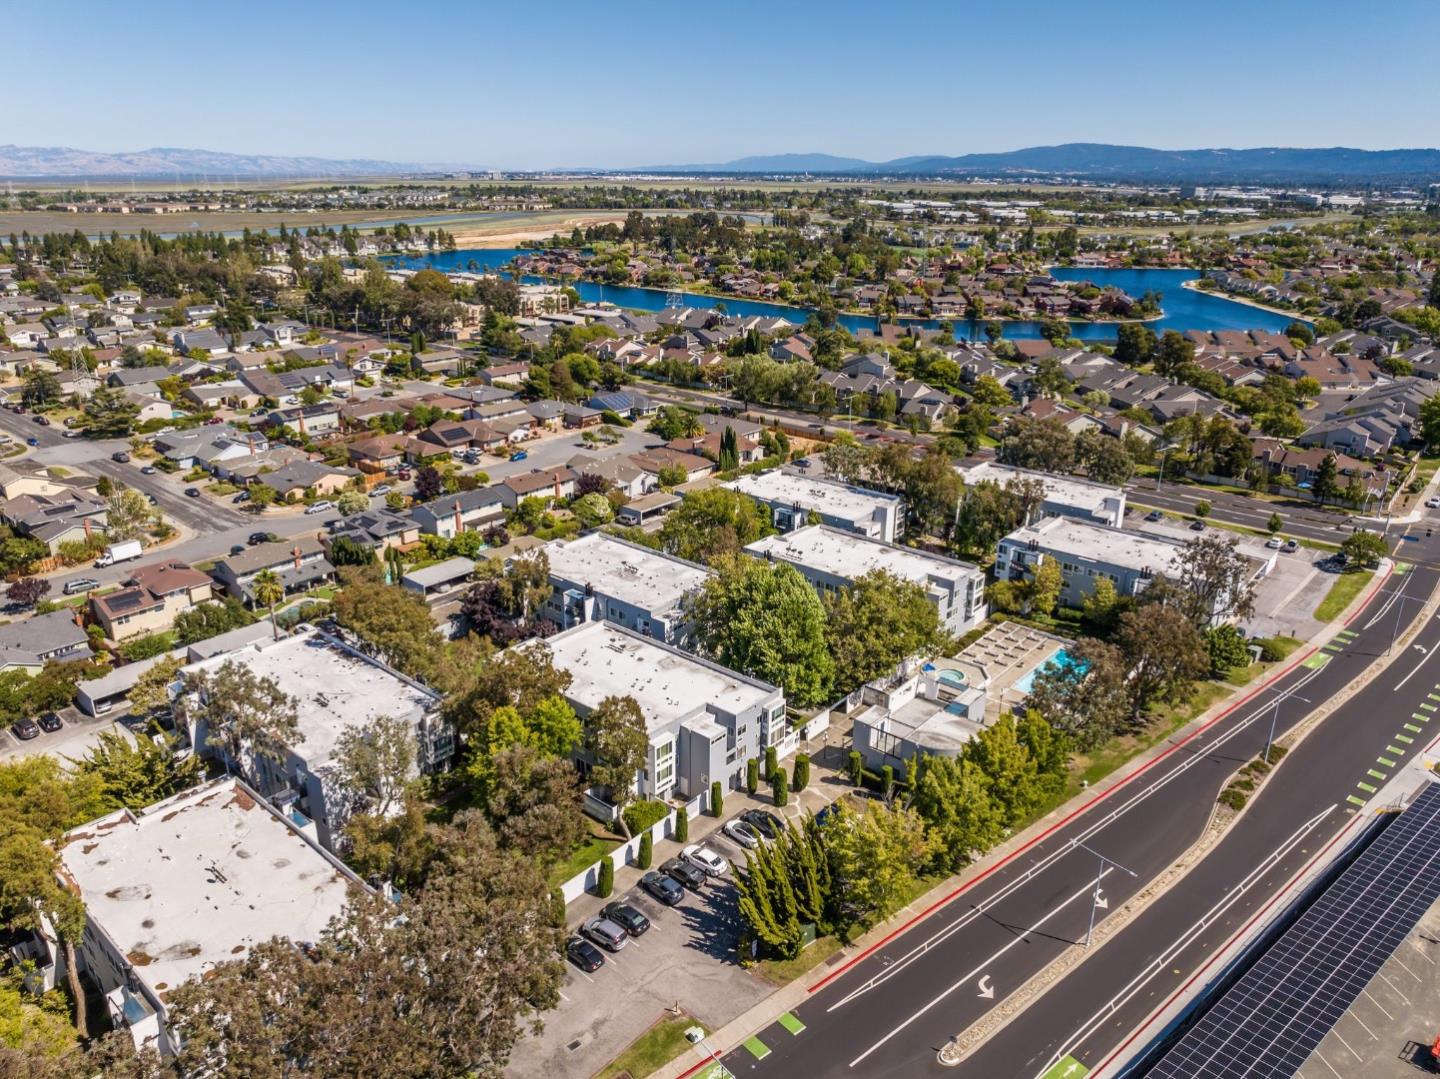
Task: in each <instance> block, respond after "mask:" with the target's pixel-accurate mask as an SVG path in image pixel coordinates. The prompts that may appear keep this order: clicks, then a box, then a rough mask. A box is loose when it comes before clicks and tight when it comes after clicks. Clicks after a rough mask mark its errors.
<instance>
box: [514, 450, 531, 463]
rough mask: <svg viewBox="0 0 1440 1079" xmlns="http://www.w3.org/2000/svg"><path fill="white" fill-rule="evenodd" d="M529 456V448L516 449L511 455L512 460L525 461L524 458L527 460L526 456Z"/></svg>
mask: <svg viewBox="0 0 1440 1079" xmlns="http://www.w3.org/2000/svg"><path fill="white" fill-rule="evenodd" d="M529 456H530V451H529V450H516V451H515V452H514V453H512V454H511V455H510V460H512V461H523V460H525V458H527V457H529Z"/></svg>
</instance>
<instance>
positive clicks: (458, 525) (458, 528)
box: [455, 498, 465, 536]
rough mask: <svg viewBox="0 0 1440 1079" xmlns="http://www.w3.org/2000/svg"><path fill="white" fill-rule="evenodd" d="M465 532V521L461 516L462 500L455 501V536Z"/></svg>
mask: <svg viewBox="0 0 1440 1079" xmlns="http://www.w3.org/2000/svg"><path fill="white" fill-rule="evenodd" d="M464 531H465V519H464V518H463V517H462V516H461V515H460V500H459V499H458V498H457V499H456V500H455V534H456V535H457V536H458V535H459V534H460V533H461V532H464Z"/></svg>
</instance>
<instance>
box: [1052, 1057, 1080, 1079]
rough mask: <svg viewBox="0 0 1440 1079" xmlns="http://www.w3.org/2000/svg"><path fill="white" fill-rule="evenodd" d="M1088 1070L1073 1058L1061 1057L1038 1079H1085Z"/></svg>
mask: <svg viewBox="0 0 1440 1079" xmlns="http://www.w3.org/2000/svg"><path fill="white" fill-rule="evenodd" d="M1089 1074H1090V1069H1089V1068H1087V1067H1085V1065H1084V1064H1081V1063H1080V1062H1079V1061H1078V1060H1076V1059H1075V1058H1074V1057H1071V1056H1066V1057H1061V1058H1060V1059H1059V1060H1058V1061H1056V1062H1055V1063H1054V1064H1053V1065H1052V1066H1051V1067H1050V1070H1049V1071H1047V1072H1046V1073H1045V1074H1044V1075H1042V1076H1041V1077H1040V1079H1085V1076H1087V1075H1089Z"/></svg>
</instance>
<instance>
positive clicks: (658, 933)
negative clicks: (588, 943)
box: [508, 739, 853, 1079]
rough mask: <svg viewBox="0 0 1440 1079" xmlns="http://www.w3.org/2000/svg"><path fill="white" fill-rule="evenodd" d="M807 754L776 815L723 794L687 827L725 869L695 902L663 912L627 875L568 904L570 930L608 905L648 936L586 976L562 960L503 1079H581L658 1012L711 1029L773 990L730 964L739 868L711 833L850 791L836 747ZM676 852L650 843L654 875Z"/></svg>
mask: <svg viewBox="0 0 1440 1079" xmlns="http://www.w3.org/2000/svg"><path fill="white" fill-rule="evenodd" d="M833 740H834V739H832V741H833ZM811 750H812V757H811V771H810V783H809V785H808V786H807V787H806V788H805V789H804V790H803V791H800V792H799V793H798V794H792V796H791V798H790V804H789V805H787V806H785V807H783V808H777V807H776V806H775V805H773V803H772V802H771V801H770V799H768V798H764V797H755V798H751V797H750V796H749V795H748V794H746V793H745V792H743V791H730V792H728V793H727V794H726V795H725V813H724V814H723V816H722V817H721V818H719V819H717V818H714V817H701V818H699V819H698V820H692V821H691V822H690V842H692V843H701V844H703V845H705V846H708V847H710V849H712V850H713V851H715V853H717V854H719V855H721V856H722V857H723V858H725V860H726V861H728V862H729V863H730V865H731V869H730V871H729V872H728V873H726V874H725V875H724V876H723V877H721V878H719V879H712V880H711V881H710V882H709V883H708V884H707V885H706V886H705V888H704V889H703V890H702V891H701V892H700V893H698V894H697V893H695V892H691V891H688V890H687V891H686V893H685V898H684V899H683V900H682V901H681V903H680V905H679V906H676V907H666V906H664V905H662V904H660V903H658V902H656V901H655V900H654V899H651V898H650V896H649V895H648V894H646V893H645V892H643V891H641V890H640V888H639V887H638V881H639V879H640V877H641V875H642V874H641V871H640V870H637V869H636V868H635V867H633V866H627V867H625V868H623V869H621V870H620V871H619V872H618V873H617V874H616V881H615V892H614V894H613V895H612V896H611V897H610V898H609V899H600V898H599V897H598V896H593V895H588V894H587V895H584V896H581V897H580V898H579V899H577V900H575V902H573V903H571V904H570V906H569V909H568V911H567V914H568V922H569V924H570V927H571V929H572V930H574V929H576V928H578V927H579V925H580V924H581V923H582V922H584V921H585V919H586V918H589V917H591V916H593V915H594V914H597V913H598V912H599V911H600V909H601V908H602V907H604V906H605V905H606V904H607V903H613V902H625V903H629V904H631V905H632V906H634V907H636V908H638V909H639V910H640V911H641V912H642V913H643V914H644V915H645V916H646V917H647V918H649V919H650V930H649V931H648V932H647V933H645V934H644V935H643V936H641V937H639V938H638V939H634V940H631V941H630V942H629V943H627V944H626V946H625V947H624V948H622V949H621V950H620V951H619V952H618V953H614V954H612V953H609V952H606V953H605V965H604V966H603V967H601V968H600V969H599V970H597V971H596V972H595V973H593V974H586V973H584V972H583V971H581V970H579V969H578V968H577V967H575V966H574V964H572V963H570V962H569V961H568V960H567V962H566V964H565V968H566V973H565V984H564V986H563V987H562V989H561V992H562V994H563V997H562V999H561V1001H560V1006H559V1007H558V1008H556V1009H555V1010H554V1011H552V1012H550V1013H549V1014H547V1015H546V1016H544V1020H545V1029H544V1031H542V1032H541V1034H539V1035H538V1036H536V1037H532V1038H527V1039H525V1040H524V1041H522V1042H521V1043H520V1044H519V1045H518V1046H517V1047H516V1049H515V1054H514V1056H513V1058H512V1060H511V1064H510V1067H509V1069H508V1073H509V1074H510V1075H512V1076H516V1077H517V1079H518V1077H521V1076H524V1077H527V1079H528V1077H529V1076H534V1075H545V1076H566V1077H575V1079H581V1077H585V1076H590V1075H593V1074H594V1073H595V1072H597V1071H599V1070H600V1069H601V1068H602V1067H604V1066H605V1064H607V1063H608V1062H609V1061H611V1060H613V1059H614V1058H615V1057H616V1056H618V1055H619V1054H620V1053H621V1051H623V1050H624V1049H625V1047H626V1046H627V1045H629V1044H630V1043H631V1042H633V1041H634V1040H635V1039H636V1038H638V1037H639V1036H640V1035H642V1034H644V1033H645V1031H646V1030H648V1029H649V1028H650V1026H651V1025H652V1024H653V1023H654V1022H655V1021H656V1020H657V1019H660V1018H662V1017H663V1013H664V1012H665V1010H666V1009H673V1008H675V1007H676V1006H678V1007H679V1008H680V1009H681V1010H683V1011H684V1012H685V1013H686V1014H689V1015H692V1016H694V1017H695V1018H696V1019H698V1020H699V1021H700V1022H701V1023H703V1024H704V1025H705V1026H706V1027H707V1028H708V1029H710V1030H714V1029H717V1028H718V1027H721V1026H723V1025H724V1024H725V1023H727V1022H729V1021H730V1020H732V1019H734V1018H735V1017H736V1016H737V1015H740V1014H742V1013H744V1012H745V1011H746V1010H748V1009H749V1008H750V1007H752V1006H753V1005H754V1004H756V1003H757V1002H758V1001H760V1000H763V999H764V998H765V997H767V996H769V995H770V994H771V993H772V992H774V991H775V987H774V986H773V985H771V984H770V983H769V982H766V981H764V980H763V979H762V978H760V977H759V976H758V975H756V974H752V973H751V972H750V971H749V970H747V969H745V968H744V967H742V966H740V964H739V962H738V961H737V957H736V955H735V946H736V942H737V941H738V940H739V935H740V925H739V921H738V917H739V916H738V914H737V912H736V904H735V887H734V884H733V883H732V879H733V876H734V871H735V866H737V865H739V866H743V865H744V864H745V852H744V850H743V849H742V848H741V847H740V846H739V844H737V843H735V842H733V841H732V840H731V839H729V838H728V837H727V836H725V835H724V833H722V832H721V831H720V828H721V826H722V825H723V824H724V823H725V822H726V821H729V820H732V819H734V818H735V817H737V816H739V815H740V814H741V813H742V812H744V811H745V810H747V809H752V808H759V809H766V810H768V811H770V812H772V813H775V814H776V815H778V816H780V817H782V818H783V819H785V820H787V821H796V820H799V819H800V818H801V817H802V816H803V815H804V814H805V813H806V812H811V813H813V812H815V811H817V810H819V809H820V808H822V807H823V806H825V805H828V804H829V803H830V802H832V801H834V800H835V799H836V798H839V797H840V796H841V795H844V794H846V793H849V792H850V791H851V790H853V788H852V787H851V786H850V783H849V781H848V780H846V779H844V778H843V777H842V776H840V775H838V774H837V769H838V768H839V767H840V766H841V765H843V763H844V759H845V747H842V746H840V745H838V744H835V745H831V746H827V747H822V746H820V745H815V746H812V747H811ZM784 763H785V764H786V765H787V770H788V767H790V766H793V760H789V761H786V762H784ZM761 793H762V794H763V793H764V791H763V789H762V792H761ZM682 846H683V844H680V843H676V842H675V841H673V840H670V839H665V840H661V841H660V842H659V843H657V844H656V845H655V857H654V868H656V869H658V868H659V867H660V865H661V864H662V863H663V862H665V861H667V860H668V859H670V858H674V857H677V856H678V855H679V853H680V850H681V848H682ZM671 1014H673V1012H672V1013H671Z"/></svg>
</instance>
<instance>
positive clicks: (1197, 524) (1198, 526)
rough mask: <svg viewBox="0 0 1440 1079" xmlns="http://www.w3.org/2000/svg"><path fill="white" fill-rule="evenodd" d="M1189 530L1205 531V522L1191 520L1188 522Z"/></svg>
mask: <svg viewBox="0 0 1440 1079" xmlns="http://www.w3.org/2000/svg"><path fill="white" fill-rule="evenodd" d="M1190 531H1191V532H1204V531H1205V522H1204V521H1191V522H1190Z"/></svg>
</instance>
